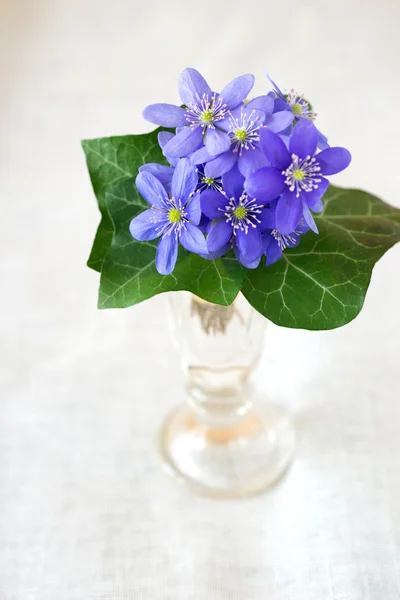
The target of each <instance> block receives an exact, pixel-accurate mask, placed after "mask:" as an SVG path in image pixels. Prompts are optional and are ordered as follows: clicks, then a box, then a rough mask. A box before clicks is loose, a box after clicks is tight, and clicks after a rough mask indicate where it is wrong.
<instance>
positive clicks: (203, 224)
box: [199, 215, 212, 234]
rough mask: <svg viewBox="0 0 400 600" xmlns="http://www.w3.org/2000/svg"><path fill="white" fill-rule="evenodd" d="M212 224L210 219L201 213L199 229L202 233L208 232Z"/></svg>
mask: <svg viewBox="0 0 400 600" xmlns="http://www.w3.org/2000/svg"><path fill="white" fill-rule="evenodd" d="M211 226H212V219H209V218H208V217H207V216H206V215H201V218H200V223H199V229H200V231H202V232H203V233H207V234H208V233H209V231H210V229H211Z"/></svg>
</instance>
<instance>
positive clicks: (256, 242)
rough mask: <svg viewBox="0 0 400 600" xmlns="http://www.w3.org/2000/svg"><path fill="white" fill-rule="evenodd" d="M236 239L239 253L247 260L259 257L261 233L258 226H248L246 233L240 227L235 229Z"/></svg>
mask: <svg viewBox="0 0 400 600" xmlns="http://www.w3.org/2000/svg"><path fill="white" fill-rule="evenodd" d="M236 241H237V245H238V246H239V250H240V254H242V255H243V256H244V257H245V258H247V260H250V261H253V260H257V258H260V256H261V253H262V247H261V234H260V231H259V230H258V227H249V229H248V230H247V233H246V232H245V231H243V230H242V229H237V230H236Z"/></svg>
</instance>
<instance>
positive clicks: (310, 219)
mask: <svg viewBox="0 0 400 600" xmlns="http://www.w3.org/2000/svg"><path fill="white" fill-rule="evenodd" d="M303 218H304V220H305V222H306V223H307V225H308V227H309V228H310V229H311V230H312V231H314V233H319V231H318V227H317V225H316V224H315V221H314V218H313V216H312V214H311V212H310V209H309V208H308V206H307V204H306V203H305V202H304V200H303Z"/></svg>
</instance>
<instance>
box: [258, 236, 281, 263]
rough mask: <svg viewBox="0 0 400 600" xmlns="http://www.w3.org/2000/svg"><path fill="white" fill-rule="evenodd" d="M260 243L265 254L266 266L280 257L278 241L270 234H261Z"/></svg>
mask: <svg viewBox="0 0 400 600" xmlns="http://www.w3.org/2000/svg"><path fill="white" fill-rule="evenodd" d="M262 238H263V239H262V244H263V250H264V254H266V255H267V260H266V263H265V264H266V266H267V267H269V266H270V265H273V264H274V263H276V262H278V260H279V259H280V258H281V257H282V247H281V246H280V245H279V244H278V241H277V240H276V239H275V238H274V237H273V236H272V235H271V234H270V233H266V234H264V235H263V236H262Z"/></svg>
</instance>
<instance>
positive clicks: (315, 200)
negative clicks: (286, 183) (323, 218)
mask: <svg viewBox="0 0 400 600" xmlns="http://www.w3.org/2000/svg"><path fill="white" fill-rule="evenodd" d="M320 179H321V182H320V183H319V184H318V187H317V189H315V188H314V189H313V190H311V192H304V194H303V199H304V200H305V201H306V202H307V204H308V206H309V207H310V208H312V210H313V211H314V212H320V211H319V210H316V209H315V208H314V206H317V205H318V206H319V205H320V202H321V198H322V196H323V195H324V194H325V192H326V190H327V189H328V187H329V181H328V180H327V179H326V178H325V177H320Z"/></svg>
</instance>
